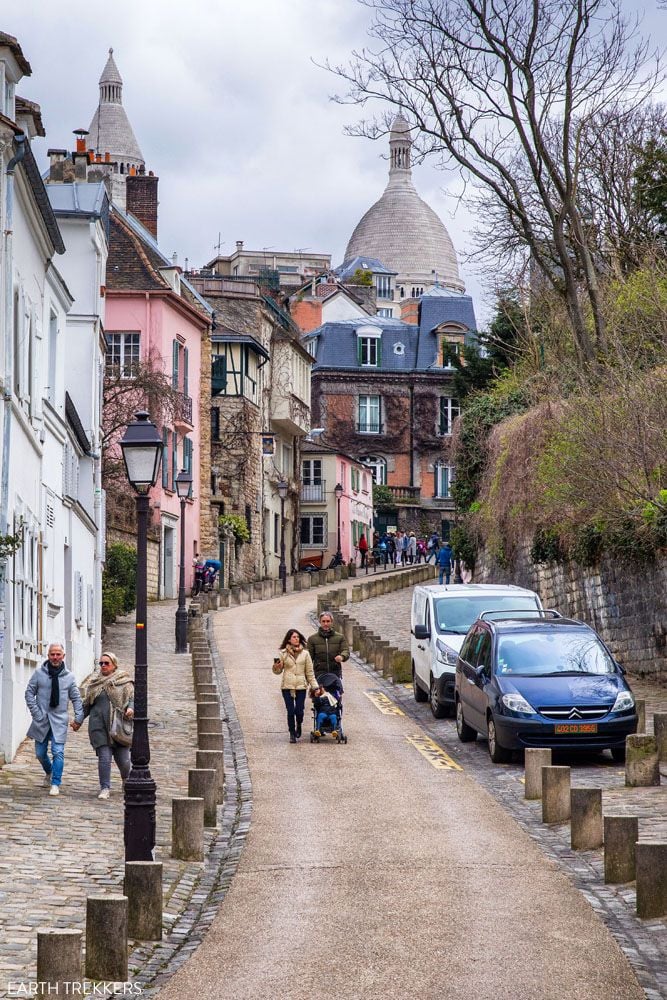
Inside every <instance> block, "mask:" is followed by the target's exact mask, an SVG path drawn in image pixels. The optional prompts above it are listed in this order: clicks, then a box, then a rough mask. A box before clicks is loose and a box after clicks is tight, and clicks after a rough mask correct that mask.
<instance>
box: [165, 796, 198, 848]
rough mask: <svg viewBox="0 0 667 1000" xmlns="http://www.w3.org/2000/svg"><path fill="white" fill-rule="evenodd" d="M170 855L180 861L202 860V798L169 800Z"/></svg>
mask: <svg viewBox="0 0 667 1000" xmlns="http://www.w3.org/2000/svg"><path fill="white" fill-rule="evenodd" d="M171 856H172V858H178V860H180V861H203V860H204V800H203V799H190V798H187V799H172V800H171Z"/></svg>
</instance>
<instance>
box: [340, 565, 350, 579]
mask: <svg viewBox="0 0 667 1000" xmlns="http://www.w3.org/2000/svg"><path fill="white" fill-rule="evenodd" d="M349 576H350V567H349V566H348V565H347V563H344V564H343V565H342V566H341V568H340V578H341V580H347V579H349Z"/></svg>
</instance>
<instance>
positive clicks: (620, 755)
mask: <svg viewBox="0 0 667 1000" xmlns="http://www.w3.org/2000/svg"><path fill="white" fill-rule="evenodd" d="M611 756H612V758H613V759H614V761H615V762H616V763H617V764H625V747H612V748H611Z"/></svg>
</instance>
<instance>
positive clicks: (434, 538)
mask: <svg viewBox="0 0 667 1000" xmlns="http://www.w3.org/2000/svg"><path fill="white" fill-rule="evenodd" d="M426 549H427V556H426V562H427V563H430V561H431V558H432V559H433V564H434V565H435V564H436V563H437V561H438V551H439V549H440V540H439V538H438V532H437V531H434V532H433V534H432V535H431V536H430V537H429V540H428V542H427V543H426Z"/></svg>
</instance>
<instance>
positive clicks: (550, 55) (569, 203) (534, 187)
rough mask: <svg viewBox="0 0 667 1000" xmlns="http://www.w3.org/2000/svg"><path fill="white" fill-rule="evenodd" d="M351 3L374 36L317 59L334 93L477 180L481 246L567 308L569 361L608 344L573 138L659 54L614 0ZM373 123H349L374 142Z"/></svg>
mask: <svg viewBox="0 0 667 1000" xmlns="http://www.w3.org/2000/svg"><path fill="white" fill-rule="evenodd" d="M360 2H362V3H363V4H364V5H365V6H368V7H369V8H371V9H372V10H373V12H374V20H373V26H372V29H371V33H372V35H373V36H374V38H375V39H377V42H378V43H379V45H378V46H377V47H375V48H374V49H371V48H368V49H364V50H362V51H361V52H355V53H353V58H352V61H351V63H350V64H349V65H347V66H338V67H331V66H330V67H329V68H330V69H333V70H334V72H336V73H337V74H338V75H339V76H340V77H342V78H343V79H344V80H345V81H346V82H347V84H348V85H349V91H348V93H347V94H346V95H344V96H343V97H339V98H338V99H339V100H342V101H346V100H347V101H354V102H357V103H360V104H365V103H366V102H367V101H368V100H369V99H372V98H377V99H379V100H381V101H382V102H383V103H385V104H386V103H389V104H390V105H393V106H394V107H395V108H401V109H403V111H404V112H405V113H406V114H407V116H408V117H409V118H411V119H412V121H413V122H414V123H415V125H416V128H417V130H418V135H416V136H415V145H416V147H417V148H418V149H419V150H421V152H422V153H423V154H425V155H426V154H436V155H439V156H440V157H441V159H442V163H443V166H448V165H454V166H457V167H458V168H459V170H460V171H461V173H462V175H463V176H464V178H465V179H466V180H468V181H470V182H472V184H473V185H474V186H475V188H476V189H477V194H478V200H482V201H483V203H484V213H485V216H486V217H487V220H488V221H489V224H488V225H487V227H486V234H487V247H486V249H487V250H491V251H495V254H496V256H498V255H499V254H505V253H507V251H508V250H511V251H512V252H513V253H514V254H515V255H517V254H520V253H523V254H524V255H525V253H526V252H528V253H529V254H530V256H531V258H532V260H533V262H534V264H535V266H536V267H537V269H538V270H539V272H540V273H541V274H542V275H543V277H544V279H546V281H548V282H549V284H550V285H552V286H553V287H554V288H555V289H556V290H557V291H558V292H559V293H560V294H561V295H562V296H563V298H564V300H565V302H566V304H567V309H568V313H569V316H570V320H571V324H572V330H573V336H574V341H575V344H576V348H577V352H578V355H579V357H580V359H581V360H583V361H592V360H593V359H594V358H595V357H596V355H597V354H598V353H600V352H604V351H605V349H606V346H607V341H606V333H605V326H604V318H603V310H602V308H601V302H600V288H599V275H598V271H597V269H596V262H595V259H594V255H593V253H592V251H591V241H590V238H589V234H588V233H587V218H588V217H587V214H586V211H585V206H582V204H581V191H580V186H579V185H580V170H581V143H582V136H583V134H584V133H585V132H586V130H587V128H588V126H589V123H590V122H592V121H594V120H596V119H599V118H600V117H601V116H603V115H604V114H609V113H610V110H611V109H615V113H617V114H621V113H623V114H627V112H628V111H629V110H630V109H632V108H636V107H640V106H641V105H642V104H643V103H644V102H645V101H647V100H649V99H650V95H651V92H652V89H653V88H654V86H655V84H656V82H657V81H658V78H659V66H658V60H657V56H656V57H653V58H651V57H649V50H648V43H646V42H645V41H641V40H638V39H637V36H636V31H637V22H636V21H634V20H633V21H629V20H628V19H627V18H625V17H624V16H623V15H622V14H621V10H620V0H360ZM386 125H387V120H386V119H385V120H384V124H383V125H380V124H378V123H377V122H375V121H362V122H361V123H360V124H359V126H357V128H356V129H355V130H354V131H355V132H356V133H357V134H362V135H371V136H374V137H375V136H377V135H379V134H380V133H381V132H383V131H385V130H386ZM498 223H502V225H498ZM589 316H592V320H593V323H592V327H593V329H592V330H591V329H590V323H589V321H588V317H589Z"/></svg>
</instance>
